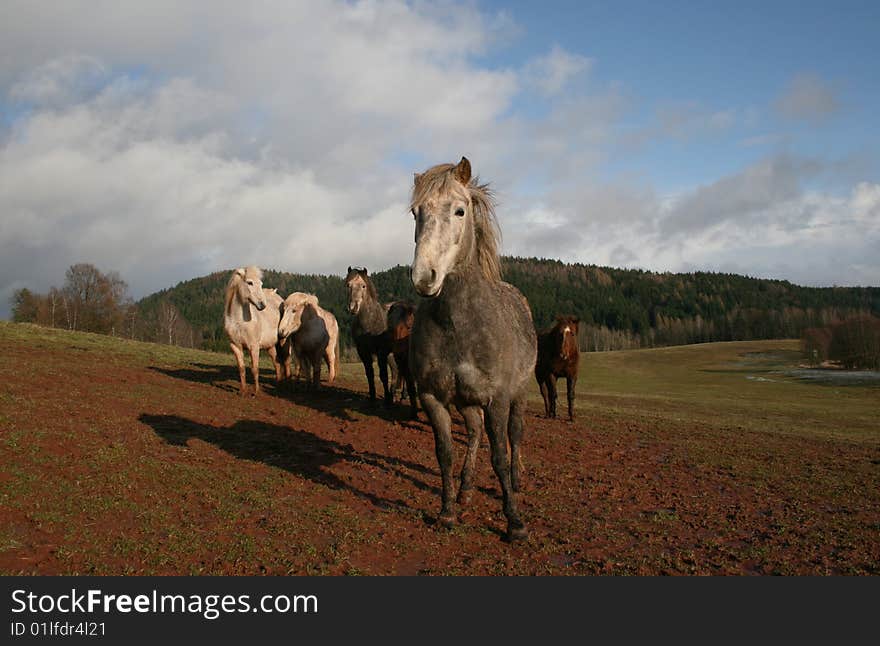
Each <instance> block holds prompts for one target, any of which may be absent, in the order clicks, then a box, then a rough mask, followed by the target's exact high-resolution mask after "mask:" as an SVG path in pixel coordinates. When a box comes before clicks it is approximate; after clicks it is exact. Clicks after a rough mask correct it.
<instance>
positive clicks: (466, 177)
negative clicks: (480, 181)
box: [452, 157, 471, 184]
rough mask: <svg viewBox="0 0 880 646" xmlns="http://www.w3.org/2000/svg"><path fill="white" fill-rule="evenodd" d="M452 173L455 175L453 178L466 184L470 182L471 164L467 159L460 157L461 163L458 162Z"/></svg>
mask: <svg viewBox="0 0 880 646" xmlns="http://www.w3.org/2000/svg"><path fill="white" fill-rule="evenodd" d="M452 172H453V173H454V174H455V178H456V179H457V180H458V181H459V182H461V183H462V184H467V183H468V182H469V181H471V163H470V162H469V161H468V158H467V157H462V158H461V161H460V162H458V166H456V167H455V168H453V169H452Z"/></svg>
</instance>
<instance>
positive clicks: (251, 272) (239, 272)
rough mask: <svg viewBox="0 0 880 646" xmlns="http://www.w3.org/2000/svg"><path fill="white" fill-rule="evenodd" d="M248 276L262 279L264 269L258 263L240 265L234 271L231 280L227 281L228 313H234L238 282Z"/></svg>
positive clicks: (226, 299)
mask: <svg viewBox="0 0 880 646" xmlns="http://www.w3.org/2000/svg"><path fill="white" fill-rule="evenodd" d="M248 278H251V279H257V280H260V281H262V280H263V270H262V269H260V268H259V267H257V266H256V265H251V266H250V267H238V268H237V269H234V270H233V271H232V276H230V278H229V282H228V283H226V296H225V299H224V302H225V308H226V309H225V311H226V313H227V314H231V313H232V302H233V301H234V300H235V291H236V290H237V289H238V284H239V283H240V282H241V281H242V280H247V279H248Z"/></svg>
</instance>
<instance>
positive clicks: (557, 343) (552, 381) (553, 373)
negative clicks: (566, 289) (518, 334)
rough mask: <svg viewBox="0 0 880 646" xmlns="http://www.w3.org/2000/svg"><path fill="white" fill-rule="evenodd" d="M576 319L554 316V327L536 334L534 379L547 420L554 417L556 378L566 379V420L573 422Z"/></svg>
mask: <svg viewBox="0 0 880 646" xmlns="http://www.w3.org/2000/svg"><path fill="white" fill-rule="evenodd" d="M579 322H580V321H579V319H578V318H577V317H575V316H557V317H556V324H555V325H554V326H553V327H552V328H550V329H549V330H548V331H546V332H542V333H541V334H539V335H538V362H537V364H536V365H535V379H537V380H538V386H540V388H541V396H542V397H544V412H545V413H546V415H547V417H556V378H557V377H565V380H566V386H567V393H566V394H567V395H568V419H569V420H571V421H572V422H573V421H574V387H575V384H576V383H577V378H578V361H579V360H580V356H581V355H580V349H579V348H578V340H577V337H578V323H579Z"/></svg>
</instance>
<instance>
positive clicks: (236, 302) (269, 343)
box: [223, 266, 283, 395]
mask: <svg viewBox="0 0 880 646" xmlns="http://www.w3.org/2000/svg"><path fill="white" fill-rule="evenodd" d="M282 302H283V300H282V298H281V296H279V295H278V293H277V292H276V291H275V290H274V289H264V288H263V272H262V271H261V270H260V269H259V267H254V266H251V267H247V268H244V267H239V268H238V269H236V270H235V271H233V272H232V277H231V278H230V279H229V283H228V284H227V285H226V306H225V309H224V315H223V327H224V328H225V330H226V334H227V335H228V336H229V346H230V347H231V348H232V354H234V355H235V360H236V362H237V363H238V377H239V380H240V382H241V394H242V395H244V394H246V392H247V384H246V378H245V368H244V348H247V349H248V351H249V352H250V355H251V372H252V373H253V376H254V395H258V394H259V393H260V349H263V350H267V351H268V352H269V356H270V357H272V363H273V364H274V365H275V377H276V378H277V379H278V381H281V364H279V363H278V353H277V351H276V348H275V344H276V342H277V341H278V323H279V322H280V320H281V304H282Z"/></svg>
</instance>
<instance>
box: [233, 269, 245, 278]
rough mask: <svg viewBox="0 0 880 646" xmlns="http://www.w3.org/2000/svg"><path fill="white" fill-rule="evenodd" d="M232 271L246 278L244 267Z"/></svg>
mask: <svg viewBox="0 0 880 646" xmlns="http://www.w3.org/2000/svg"><path fill="white" fill-rule="evenodd" d="M232 273H234V274H235V275H236V276H241V277H242V278H244V267H239V268H238V269H236V270H235V271H234V272H232Z"/></svg>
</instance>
